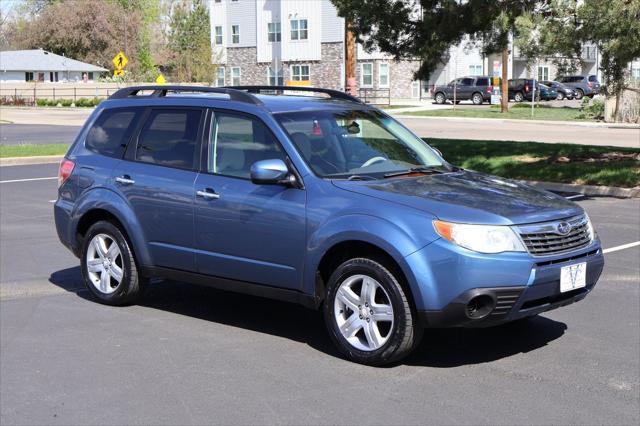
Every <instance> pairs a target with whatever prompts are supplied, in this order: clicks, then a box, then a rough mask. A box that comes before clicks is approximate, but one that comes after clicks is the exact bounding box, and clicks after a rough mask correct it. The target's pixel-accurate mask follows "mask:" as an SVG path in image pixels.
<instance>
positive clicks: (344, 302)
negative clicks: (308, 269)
mask: <svg viewBox="0 0 640 426" xmlns="http://www.w3.org/2000/svg"><path fill="white" fill-rule="evenodd" d="M324 318H325V323H326V325H327V329H328V331H329V334H330V336H331V339H332V340H333V342H334V343H335V344H336V346H337V347H338V349H339V350H340V352H342V354H343V355H345V356H346V357H347V358H348V359H350V360H352V361H355V362H358V363H361V364H367V365H383V364H388V363H390V362H394V361H397V360H399V359H401V358H403V357H405V356H406V355H408V354H409V353H410V352H411V351H412V350H413V348H414V347H415V346H416V345H417V343H418V342H419V340H420V336H421V333H422V329H421V328H420V327H419V325H418V324H417V318H416V317H415V314H414V313H413V311H412V309H411V306H410V305H409V300H408V298H407V295H406V294H405V291H404V289H403V288H402V286H401V285H400V283H399V281H398V278H397V277H396V276H394V274H392V273H391V272H390V271H389V269H387V268H386V267H385V266H383V265H382V264H381V263H378V262H377V261H374V260H372V259H367V258H356V259H351V260H348V261H346V262H344V263H343V264H341V265H340V266H339V267H338V268H337V269H336V270H335V271H334V273H333V274H332V275H331V278H330V279H329V282H328V285H327V295H326V299H325V303H324Z"/></svg>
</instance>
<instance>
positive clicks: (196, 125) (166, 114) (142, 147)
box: [135, 109, 202, 169]
mask: <svg viewBox="0 0 640 426" xmlns="http://www.w3.org/2000/svg"><path fill="white" fill-rule="evenodd" d="M201 118H202V111H201V110H198V109H175V110H170V109H161V110H152V111H151V113H150V114H149V116H148V118H147V120H146V122H145V124H144V127H143V128H142V130H141V131H140V136H138V145H137V146H136V154H135V159H136V160H137V161H142V162H144V163H153V164H158V165H161V166H169V167H177V168H181V169H195V164H196V154H197V147H198V135H199V131H200V121H201Z"/></svg>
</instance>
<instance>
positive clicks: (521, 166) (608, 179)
mask: <svg viewBox="0 0 640 426" xmlns="http://www.w3.org/2000/svg"><path fill="white" fill-rule="evenodd" d="M426 140H427V142H428V143H429V144H431V145H432V146H434V147H436V148H438V149H439V150H440V151H441V152H442V155H443V156H444V158H445V159H446V160H447V161H449V162H450V163H452V164H455V165H457V166H460V167H463V168H465V169H470V170H475V171H478V172H485V173H490V174H493V175H497V176H502V177H506V178H512V179H523V180H537V181H546V182H562V183H577V184H586V185H606V186H619V187H625V188H630V187H634V186H638V185H640V161H639V160H638V159H640V149H632V148H618V147H606V146H605V147H602V146H593V145H573V144H555V143H539V142H515V141H476V140H458V139H426ZM608 153H620V154H627V155H628V154H635V155H636V156H635V159H633V158H627V159H614V158H612V155H611V154H608ZM603 154H605V155H603ZM607 154H608V155H607ZM607 156H609V161H605V158H607ZM567 160H568V161H567Z"/></svg>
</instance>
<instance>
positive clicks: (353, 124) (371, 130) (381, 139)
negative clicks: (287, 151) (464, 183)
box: [277, 110, 449, 178]
mask: <svg viewBox="0 0 640 426" xmlns="http://www.w3.org/2000/svg"><path fill="white" fill-rule="evenodd" d="M277 118H278V120H279V121H280V124H281V125H282V126H283V127H284V129H285V130H286V131H287V133H288V134H289V137H290V138H291V140H292V141H293V143H294V144H295V145H296V148H297V149H298V152H299V153H300V154H301V155H302V157H303V158H304V159H305V161H306V162H307V164H308V165H309V166H310V167H311V168H312V169H313V171H314V172H315V174H317V175H318V176H320V177H327V178H353V177H356V176H362V177H365V176H367V177H372V178H380V177H383V176H384V175H385V174H389V173H394V172H401V171H407V170H411V169H416V168H429V169H431V168H433V169H439V170H441V171H448V170H449V165H448V164H447V163H446V162H445V161H444V160H442V158H441V157H440V156H439V155H438V154H437V153H436V152H435V151H434V150H433V149H431V147H429V145H427V144H426V143H425V142H424V141H423V140H422V139H420V138H418V137H417V136H415V135H414V134H413V133H411V132H410V131H408V130H407V129H405V128H404V127H403V126H402V125H400V124H399V123H398V122H397V121H395V120H394V119H392V118H390V117H388V116H386V115H384V114H382V113H380V112H378V111H353V110H345V111H305V112H293V113H282V114H277Z"/></svg>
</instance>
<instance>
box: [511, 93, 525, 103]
mask: <svg viewBox="0 0 640 426" xmlns="http://www.w3.org/2000/svg"><path fill="white" fill-rule="evenodd" d="M513 100H514V101H516V102H522V101H524V94H523V93H522V92H516V94H515V95H514V96H513Z"/></svg>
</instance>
